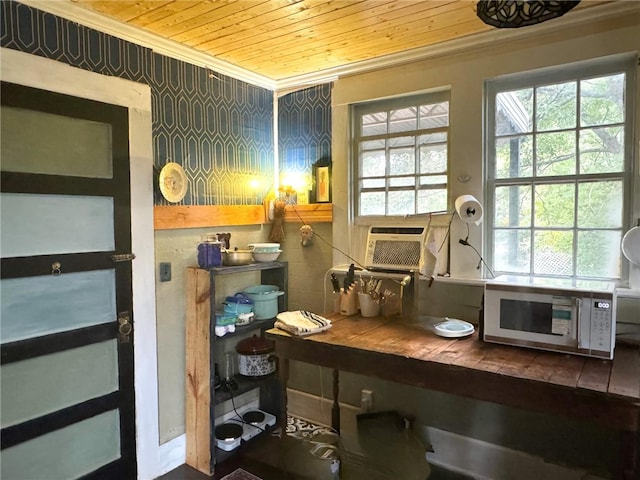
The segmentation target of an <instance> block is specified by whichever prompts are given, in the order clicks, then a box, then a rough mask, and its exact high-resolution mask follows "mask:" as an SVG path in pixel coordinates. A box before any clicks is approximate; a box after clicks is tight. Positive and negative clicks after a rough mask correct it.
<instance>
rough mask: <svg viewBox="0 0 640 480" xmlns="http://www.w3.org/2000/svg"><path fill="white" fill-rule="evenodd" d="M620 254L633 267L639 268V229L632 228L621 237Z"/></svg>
mask: <svg viewBox="0 0 640 480" xmlns="http://www.w3.org/2000/svg"><path fill="white" fill-rule="evenodd" d="M622 254H623V255H624V256H625V257H627V260H629V261H630V262H631V263H633V264H634V265H638V266H640V227H633V228H632V229H630V230H629V231H628V232H627V233H625V234H624V237H622Z"/></svg>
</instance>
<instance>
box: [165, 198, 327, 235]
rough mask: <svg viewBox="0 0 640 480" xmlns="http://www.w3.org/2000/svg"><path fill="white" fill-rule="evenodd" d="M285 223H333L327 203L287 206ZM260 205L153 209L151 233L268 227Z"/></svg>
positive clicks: (263, 209) (183, 206)
mask: <svg viewBox="0 0 640 480" xmlns="http://www.w3.org/2000/svg"><path fill="white" fill-rule="evenodd" d="M284 221H285V222H287V223H296V222H297V223H330V222H332V221H333V205H332V204H331V203H314V204H311V205H287V206H286V208H285V214H284ZM268 222H270V220H268V219H267V215H266V213H265V206H263V205H168V206H166V205H159V206H156V207H154V209H153V226H154V229H155V230H170V229H178V228H204V227H221V226H233V225H260V224H264V223H268Z"/></svg>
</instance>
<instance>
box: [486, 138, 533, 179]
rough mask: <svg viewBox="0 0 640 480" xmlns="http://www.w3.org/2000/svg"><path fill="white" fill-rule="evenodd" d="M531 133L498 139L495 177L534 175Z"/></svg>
mask: <svg viewBox="0 0 640 480" xmlns="http://www.w3.org/2000/svg"><path fill="white" fill-rule="evenodd" d="M532 148H533V147H532V144H531V135H525V136H522V137H511V138H501V139H496V163H495V178H516V177H530V176H532V175H533V169H532V165H533V153H532Z"/></svg>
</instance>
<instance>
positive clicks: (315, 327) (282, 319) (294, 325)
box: [274, 310, 331, 336]
mask: <svg viewBox="0 0 640 480" xmlns="http://www.w3.org/2000/svg"><path fill="white" fill-rule="evenodd" d="M274 326H275V327H277V328H280V329H282V330H285V331H287V332H289V333H292V334H294V335H300V336H304V335H311V334H312V333H318V332H322V331H324V330H327V329H328V328H331V320H328V319H326V318H324V317H321V316H320V315H316V314H315V313H312V312H308V311H306V310H296V311H293V312H282V313H279V314H278V316H277V317H276V321H275V323H274Z"/></svg>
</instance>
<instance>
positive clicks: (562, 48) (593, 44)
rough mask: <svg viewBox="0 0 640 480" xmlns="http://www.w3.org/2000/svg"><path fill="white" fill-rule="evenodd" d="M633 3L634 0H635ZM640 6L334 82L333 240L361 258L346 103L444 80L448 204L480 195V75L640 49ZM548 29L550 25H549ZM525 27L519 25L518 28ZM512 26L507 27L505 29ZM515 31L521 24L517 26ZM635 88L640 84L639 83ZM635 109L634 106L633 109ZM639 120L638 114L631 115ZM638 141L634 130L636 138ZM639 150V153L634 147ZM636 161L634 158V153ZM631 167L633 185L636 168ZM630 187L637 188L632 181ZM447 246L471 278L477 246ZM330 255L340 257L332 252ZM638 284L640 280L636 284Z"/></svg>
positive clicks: (637, 212) (477, 231) (458, 268)
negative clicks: (447, 110) (462, 177)
mask: <svg viewBox="0 0 640 480" xmlns="http://www.w3.org/2000/svg"><path fill="white" fill-rule="evenodd" d="M632 3H633V2H622V4H623V5H622V6H623V7H625V8H632V7H634V5H632ZM635 7H637V5H635ZM639 12H640V9H639V8H633V9H632V10H628V11H626V12H624V14H623V15H618V16H615V17H613V18H608V19H606V18H605V19H602V18H604V17H599V18H600V19H599V20H593V21H590V22H589V23H586V24H580V25H577V26H574V27H571V28H565V25H566V23H562V22H558V23H557V25H559V26H560V27H561V28H560V29H555V28H553V27H552V24H553V21H552V22H548V23H547V24H545V25H540V26H538V27H527V29H530V30H527V32H533V33H536V32H538V31H540V32H542V33H541V34H535V35H534V34H533V33H532V34H531V35H526V36H524V37H525V38H520V37H522V36H523V35H519V36H518V37H517V38H516V39H510V40H507V41H498V40H496V41H493V42H491V43H489V44H483V43H481V42H477V45H478V46H473V44H471V46H470V47H469V48H466V49H464V51H463V52H459V53H450V54H448V55H440V56H437V57H434V58H430V59H427V60H424V61H419V62H414V63H411V64H407V65H402V66H397V67H393V68H386V69H384V70H379V71H375V72H371V73H366V74H361V75H352V76H349V77H346V78H340V79H339V80H337V81H336V82H335V84H334V88H333V105H334V109H333V126H332V127H333V132H334V141H333V152H332V154H333V175H334V203H335V204H336V206H338V205H339V206H340V207H339V208H336V209H335V210H334V242H335V243H337V244H338V243H339V244H342V245H350V254H351V255H353V256H356V258H359V256H360V255H361V252H360V250H361V248H362V246H363V245H364V242H363V241H362V238H363V235H364V234H363V232H362V230H366V227H357V228H349V225H350V221H351V217H352V213H351V212H350V207H349V205H350V200H349V198H350V197H349V194H350V191H351V190H352V188H353V185H352V184H350V183H349V181H348V179H349V178H350V171H349V161H348V159H349V138H348V133H349V119H348V110H349V109H348V106H349V105H350V104H353V103H357V102H363V101H368V100H373V99H378V98H384V97H393V96H398V95H406V94H411V93H416V92H421V91H429V90H438V89H443V88H448V89H450V91H451V104H450V109H451V110H450V117H449V118H450V125H451V126H450V162H451V163H450V172H449V182H450V198H451V204H450V211H453V199H455V198H456V197H457V196H459V195H461V194H466V193H470V194H472V195H474V196H476V198H478V199H482V198H483V194H484V191H483V165H482V152H483V139H482V108H483V89H484V82H485V81H486V80H488V79H491V78H493V77H496V76H499V75H504V74H509V73H516V72H523V71H528V70H533V69H539V68H544V67H549V66H555V65H562V64H564V63H571V62H576V61H582V60H587V59H591V58H597V57H601V56H606V55H613V54H619V53H626V52H638V51H639V50H640V13H639ZM549 29H551V30H549ZM521 30H523V31H524V29H521ZM509 33H510V32H509ZM518 33H520V32H518ZM638 92H639V93H638V95H639V96H640V87H639V88H638ZM638 110H640V109H638ZM637 125H640V121H638V122H637ZM634 141H635V145H636V147H637V141H638V138H636V139H635V140H634ZM636 157H637V153H636ZM636 165H637V158H636ZM638 170H639V169H638V168H637V167H636V172H635V175H636V185H640V176H639V174H638ZM460 175H469V176H470V177H471V178H470V180H469V181H468V183H462V182H460V181H459V180H458V177H459V176H460ZM636 190H640V189H638V188H636ZM634 202H635V204H634V211H633V214H632V217H631V218H630V219H628V220H629V221H630V222H632V220H633V222H632V223H633V224H635V220H634V219H636V218H638V217H640V193H639V192H638V191H636V198H635V200H634ZM463 228H464V227H463V225H462V223H461V222H459V221H454V222H453V224H452V238H459V237H460V234H462V237H464V236H465V235H466V231H463ZM469 241H470V243H472V244H473V245H474V246H476V248H478V249H479V250H481V248H480V247H481V244H482V228H481V227H476V228H474V227H473V226H472V227H471V234H470V240H469ZM451 248H452V251H451V274H452V276H460V277H469V278H477V277H479V275H480V272H479V271H478V270H477V269H476V265H477V257H476V256H475V253H474V252H473V251H472V250H471V249H469V248H466V247H464V246H462V245H459V244H457V243H456V242H453V244H452V247H451ZM334 263H335V264H338V263H344V261H343V260H342V259H341V258H340V256H339V255H338V254H335V255H334ZM636 288H640V285H638V286H637V287H636Z"/></svg>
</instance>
